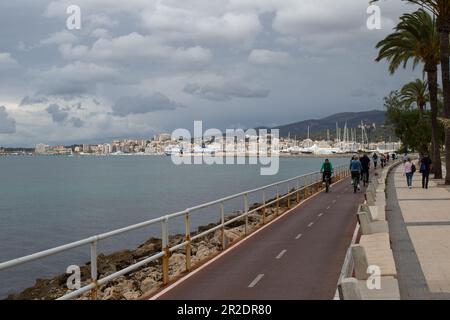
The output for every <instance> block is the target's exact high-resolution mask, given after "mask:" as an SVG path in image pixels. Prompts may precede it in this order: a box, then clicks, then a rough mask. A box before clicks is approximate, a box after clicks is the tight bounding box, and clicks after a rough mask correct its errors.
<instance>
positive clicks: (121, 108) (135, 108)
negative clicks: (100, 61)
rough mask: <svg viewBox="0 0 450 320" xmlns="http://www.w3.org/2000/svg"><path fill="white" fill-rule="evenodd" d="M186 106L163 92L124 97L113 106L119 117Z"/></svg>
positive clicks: (114, 113) (114, 112) (115, 113)
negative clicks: (145, 95) (144, 95)
mask: <svg viewBox="0 0 450 320" xmlns="http://www.w3.org/2000/svg"><path fill="white" fill-rule="evenodd" d="M178 108H184V106H183V105H182V104H180V103H178V102H175V101H173V100H170V99H169V98H167V97H166V96H165V95H163V94H162V93H159V92H157V93H154V94H153V95H151V96H147V97H143V96H133V97H122V98H120V99H119V100H117V101H116V103H115V104H114V105H113V106H112V107H111V109H112V110H113V112H112V114H113V115H115V116H118V117H126V116H128V115H130V114H144V113H149V112H155V111H162V110H175V109H178Z"/></svg>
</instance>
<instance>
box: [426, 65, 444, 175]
mask: <svg viewBox="0 0 450 320" xmlns="http://www.w3.org/2000/svg"><path fill="white" fill-rule="evenodd" d="M427 77H428V91H429V92H430V106H431V146H432V150H431V151H432V158H433V162H434V165H433V171H434V178H435V179H442V163H441V152H440V143H439V137H438V121H437V115H438V83H437V82H438V80H437V68H436V69H434V70H432V71H427Z"/></svg>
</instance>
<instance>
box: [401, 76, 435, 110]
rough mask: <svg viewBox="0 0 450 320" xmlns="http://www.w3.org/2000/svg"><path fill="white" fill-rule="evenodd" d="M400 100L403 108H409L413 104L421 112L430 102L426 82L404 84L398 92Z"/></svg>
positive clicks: (417, 81)
mask: <svg viewBox="0 0 450 320" xmlns="http://www.w3.org/2000/svg"><path fill="white" fill-rule="evenodd" d="M400 99H401V102H402V103H403V104H404V105H405V106H407V107H410V106H412V105H414V104H415V105H416V107H417V108H418V109H419V110H420V111H422V112H423V111H424V110H425V108H426V105H427V103H428V102H429V101H430V97H429V95H428V81H426V80H425V81H422V80H420V79H416V81H412V82H410V83H407V84H405V85H404V86H403V88H402V89H401V90H400Z"/></svg>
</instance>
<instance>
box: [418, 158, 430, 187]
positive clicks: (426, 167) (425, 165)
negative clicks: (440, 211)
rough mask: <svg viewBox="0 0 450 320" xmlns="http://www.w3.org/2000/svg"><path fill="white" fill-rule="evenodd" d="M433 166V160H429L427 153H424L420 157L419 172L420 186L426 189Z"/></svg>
mask: <svg viewBox="0 0 450 320" xmlns="http://www.w3.org/2000/svg"><path fill="white" fill-rule="evenodd" d="M432 167H433V162H432V161H431V159H430V157H429V156H428V154H425V155H424V156H423V157H422V159H420V173H422V188H423V189H428V181H429V179H430V172H431V169H432Z"/></svg>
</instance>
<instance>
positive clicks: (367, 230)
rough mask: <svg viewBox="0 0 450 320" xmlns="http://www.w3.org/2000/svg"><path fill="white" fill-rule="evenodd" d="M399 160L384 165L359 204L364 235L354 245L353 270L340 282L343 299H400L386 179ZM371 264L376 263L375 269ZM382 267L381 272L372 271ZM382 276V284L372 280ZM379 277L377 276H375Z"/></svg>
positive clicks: (350, 255)
mask: <svg viewBox="0 0 450 320" xmlns="http://www.w3.org/2000/svg"><path fill="white" fill-rule="evenodd" d="M398 164H399V161H396V162H393V163H391V164H389V165H388V166H386V167H385V168H383V169H382V170H381V171H380V172H378V174H376V176H375V177H374V178H373V179H372V181H371V182H370V183H369V185H368V187H367V189H366V193H365V199H366V201H365V203H364V204H362V205H360V206H359V208H358V213H357V218H358V223H359V226H360V232H361V237H360V239H359V243H358V244H353V245H351V246H350V249H349V251H350V253H349V257H350V259H351V264H352V265H353V269H352V273H349V274H346V276H343V277H341V279H342V280H341V281H340V282H339V284H338V292H339V297H340V299H342V300H379V299H380V300H399V299H400V290H399V286H398V281H397V279H396V278H397V269H396V267H395V261H394V255H393V252H392V249H391V243H390V238H389V226H388V223H387V221H386V181H387V176H388V174H389V172H390V171H391V170H392V169H393V168H394V167H395V166H396V165H398ZM369 267H375V269H371V268H369ZM375 270H376V271H379V274H376V275H375V274H371V273H368V272H373V271H375ZM373 277H374V278H378V280H379V283H380V287H378V288H375V289H374V288H373V286H372V285H369V283H368V282H370V281H372V280H374V279H373ZM374 281H375V280H374Z"/></svg>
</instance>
